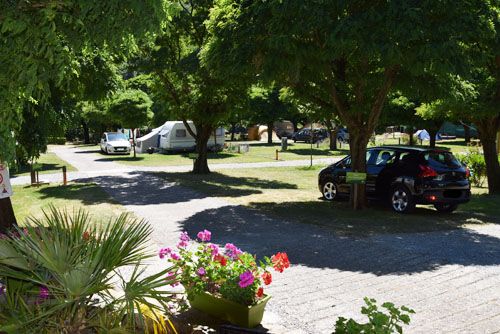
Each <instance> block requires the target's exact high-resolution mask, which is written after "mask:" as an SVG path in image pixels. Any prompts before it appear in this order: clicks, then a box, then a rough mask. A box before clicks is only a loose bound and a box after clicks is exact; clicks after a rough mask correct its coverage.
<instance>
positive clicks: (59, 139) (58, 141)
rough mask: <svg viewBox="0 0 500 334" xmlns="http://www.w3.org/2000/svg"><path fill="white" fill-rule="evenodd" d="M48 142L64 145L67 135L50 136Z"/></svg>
mask: <svg viewBox="0 0 500 334" xmlns="http://www.w3.org/2000/svg"><path fill="white" fill-rule="evenodd" d="M47 143H48V144H52V145H64V144H66V138H65V137H48V138H47Z"/></svg>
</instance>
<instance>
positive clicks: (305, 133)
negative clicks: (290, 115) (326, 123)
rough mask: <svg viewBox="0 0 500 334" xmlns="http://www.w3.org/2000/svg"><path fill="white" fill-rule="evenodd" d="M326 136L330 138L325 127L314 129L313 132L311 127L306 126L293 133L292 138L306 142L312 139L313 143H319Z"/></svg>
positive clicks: (295, 140)
mask: <svg viewBox="0 0 500 334" xmlns="http://www.w3.org/2000/svg"><path fill="white" fill-rule="evenodd" d="M326 138H328V131H326V130H325V129H313V130H312V134H311V129H310V128H304V129H302V130H299V131H297V132H295V133H294V134H293V135H292V139H293V141H294V142H298V141H303V142H306V143H310V142H311V139H312V142H313V143H317V142H318V141H323V140H325V139H326Z"/></svg>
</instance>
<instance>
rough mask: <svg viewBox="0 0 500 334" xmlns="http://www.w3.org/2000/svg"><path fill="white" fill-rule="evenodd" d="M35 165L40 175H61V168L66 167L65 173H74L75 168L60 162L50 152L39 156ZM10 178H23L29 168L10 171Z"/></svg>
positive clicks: (27, 173)
mask: <svg viewBox="0 0 500 334" xmlns="http://www.w3.org/2000/svg"><path fill="white" fill-rule="evenodd" d="M36 163H37V164H40V165H41V168H42V169H41V170H40V174H47V173H61V174H62V167H63V166H66V168H67V171H68V172H71V171H76V168H75V167H73V166H72V165H71V164H69V163H68V162H66V161H64V160H62V159H61V158H59V157H58V156H57V155H56V154H55V153H52V152H47V153H43V154H41V155H40V158H38V160H37V161H36ZM11 174H12V176H25V175H29V174H30V167H29V166H23V167H21V168H19V169H16V170H15V169H12V170H11Z"/></svg>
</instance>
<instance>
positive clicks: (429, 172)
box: [418, 165, 438, 178]
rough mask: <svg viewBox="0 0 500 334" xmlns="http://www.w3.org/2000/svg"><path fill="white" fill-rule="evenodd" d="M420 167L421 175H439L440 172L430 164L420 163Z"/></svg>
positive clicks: (423, 176)
mask: <svg viewBox="0 0 500 334" xmlns="http://www.w3.org/2000/svg"><path fill="white" fill-rule="evenodd" d="M418 168H420V173H419V174H418V176H419V177H422V178H425V177H436V176H438V173H437V172H436V171H435V170H434V169H433V168H431V167H429V166H425V165H418Z"/></svg>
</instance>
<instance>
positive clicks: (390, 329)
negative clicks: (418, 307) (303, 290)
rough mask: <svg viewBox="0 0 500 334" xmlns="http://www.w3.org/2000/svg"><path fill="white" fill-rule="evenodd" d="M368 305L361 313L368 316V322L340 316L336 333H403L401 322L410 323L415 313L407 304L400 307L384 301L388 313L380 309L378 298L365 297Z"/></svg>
mask: <svg viewBox="0 0 500 334" xmlns="http://www.w3.org/2000/svg"><path fill="white" fill-rule="evenodd" d="M364 300H365V303H366V306H363V307H362V308H361V313H362V314H365V315H366V316H367V317H368V320H369V321H368V322H367V323H364V324H361V323H358V322H356V321H354V320H353V319H349V320H347V319H346V318H342V317H340V318H339V319H338V320H337V322H336V323H335V332H333V333H334V334H392V333H403V327H402V326H401V323H403V324H405V325H408V324H409V323H410V314H413V313H415V311H413V310H412V309H409V308H407V307H406V306H401V307H400V308H398V307H396V306H394V304H393V303H384V304H382V307H383V308H385V309H386V310H387V311H388V314H387V313H385V312H383V311H379V309H378V307H377V305H376V302H377V301H376V300H375V299H370V298H367V297H365V298H364Z"/></svg>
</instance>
